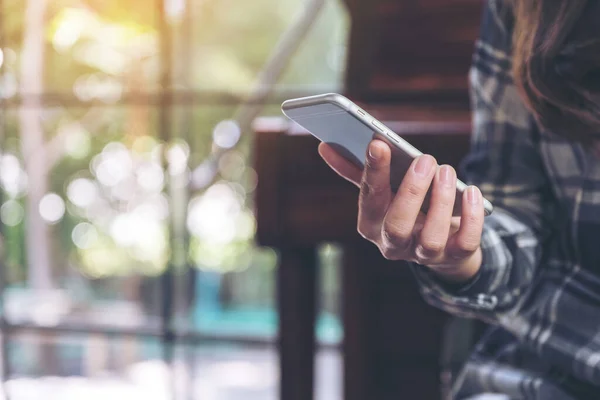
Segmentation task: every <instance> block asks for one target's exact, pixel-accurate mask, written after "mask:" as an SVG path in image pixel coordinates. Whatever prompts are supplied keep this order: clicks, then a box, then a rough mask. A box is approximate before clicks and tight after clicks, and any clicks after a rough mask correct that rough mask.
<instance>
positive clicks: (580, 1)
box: [510, 0, 600, 142]
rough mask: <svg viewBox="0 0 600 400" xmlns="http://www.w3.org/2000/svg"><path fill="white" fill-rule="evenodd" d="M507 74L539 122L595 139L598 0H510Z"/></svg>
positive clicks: (599, 84)
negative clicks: (510, 63)
mask: <svg viewBox="0 0 600 400" xmlns="http://www.w3.org/2000/svg"><path fill="white" fill-rule="evenodd" d="M510 1H511V2H512V5H513V11H514V15H515V30H514V37H513V45H514V49H513V51H514V54H513V57H514V61H513V74H514V78H515V83H516V85H517V87H518V88H519V90H520V92H521V94H522V97H523V99H524V101H525V103H526V105H527V106H528V107H529V108H530V109H531V111H532V113H533V114H534V116H535V117H536V119H537V121H538V122H539V124H540V125H541V126H542V127H543V128H544V129H547V130H549V131H552V132H553V133H556V134H558V135H561V136H564V137H567V138H569V139H574V140H579V141H584V142H588V141H590V140H591V139H593V137H594V136H596V138H598V139H600V1H598V0H510Z"/></svg>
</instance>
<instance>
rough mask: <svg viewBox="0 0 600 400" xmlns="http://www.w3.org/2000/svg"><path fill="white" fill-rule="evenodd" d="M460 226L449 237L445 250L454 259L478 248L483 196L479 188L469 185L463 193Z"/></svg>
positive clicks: (458, 258)
mask: <svg viewBox="0 0 600 400" xmlns="http://www.w3.org/2000/svg"><path fill="white" fill-rule="evenodd" d="M462 203H463V204H462V214H461V220H460V228H459V229H458V232H456V234H455V235H454V236H452V238H451V239H450V242H449V243H448V246H447V249H446V252H447V254H448V256H449V257H450V258H452V259H455V260H461V259H464V258H466V257H469V256H470V255H471V254H473V253H474V252H475V251H477V249H478V248H479V246H480V244H481V234H482V231H483V219H484V215H485V214H484V210H483V197H482V195H481V192H480V191H479V189H478V188H477V187H475V186H469V187H468V188H467V190H465V192H464V193H463V202H462Z"/></svg>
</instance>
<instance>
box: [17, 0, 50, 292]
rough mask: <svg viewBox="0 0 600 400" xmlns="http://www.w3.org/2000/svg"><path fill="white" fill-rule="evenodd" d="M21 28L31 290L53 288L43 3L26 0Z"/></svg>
mask: <svg viewBox="0 0 600 400" xmlns="http://www.w3.org/2000/svg"><path fill="white" fill-rule="evenodd" d="M26 4H27V6H26V9H25V19H24V26H23V46H22V48H21V57H22V59H23V60H27V62H21V66H20V79H19V82H20V93H21V97H22V99H23V100H22V104H21V108H20V110H19V126H20V128H21V134H20V138H21V151H22V156H23V162H24V165H25V171H26V173H27V177H28V194H27V200H26V204H27V205H26V207H25V210H26V214H25V221H26V224H27V228H26V229H25V235H26V239H25V246H26V248H27V262H28V265H29V267H28V271H29V273H28V279H29V286H30V287H31V288H32V289H34V290H38V291H39V290H48V289H51V287H52V277H51V274H52V254H51V248H50V237H49V229H48V225H47V223H46V221H44V219H43V218H42V214H41V212H40V207H41V205H42V199H43V197H44V195H46V193H47V191H48V174H49V173H50V168H51V165H49V163H48V161H47V157H46V140H45V137H44V136H45V135H44V129H43V127H42V119H41V111H42V104H41V99H40V96H41V94H42V93H43V92H44V84H43V77H44V73H43V71H44V55H45V48H44V32H45V26H46V20H45V14H46V4H47V1H46V0H27V3H26Z"/></svg>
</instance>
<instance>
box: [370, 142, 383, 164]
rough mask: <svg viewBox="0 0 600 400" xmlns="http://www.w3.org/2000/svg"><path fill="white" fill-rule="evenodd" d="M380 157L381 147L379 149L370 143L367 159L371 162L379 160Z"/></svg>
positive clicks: (373, 143)
mask: <svg viewBox="0 0 600 400" xmlns="http://www.w3.org/2000/svg"><path fill="white" fill-rule="evenodd" d="M381 156H382V151H381V147H379V146H378V145H377V144H376V143H375V142H372V143H371V144H370V145H369V157H371V158H372V159H373V160H379V159H380V158H381Z"/></svg>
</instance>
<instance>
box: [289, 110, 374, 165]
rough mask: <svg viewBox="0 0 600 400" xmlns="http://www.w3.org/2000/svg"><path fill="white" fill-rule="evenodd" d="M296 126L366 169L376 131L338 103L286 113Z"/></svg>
mask: <svg viewBox="0 0 600 400" xmlns="http://www.w3.org/2000/svg"><path fill="white" fill-rule="evenodd" d="M285 113H286V114H287V115H288V116H289V117H290V118H292V119H293V120H294V121H295V122H296V123H298V124H299V125H301V126H302V127H303V128H304V129H306V130H308V131H309V132H310V133H311V134H313V135H314V136H316V137H317V138H318V139H319V140H321V141H322V142H325V143H327V144H329V145H330V146H331V147H333V148H334V149H335V150H336V151H338V152H339V153H340V154H341V155H342V156H344V157H345V158H347V159H348V160H349V161H352V162H353V163H355V164H356V165H357V166H358V167H360V168H363V167H364V164H365V156H366V152H367V148H368V146H369V143H370V142H371V140H372V139H373V128H371V127H369V126H367V125H365V124H364V123H363V122H362V121H360V120H359V119H357V118H355V117H354V116H353V115H351V114H350V113H348V112H347V111H346V110H344V109H342V108H341V107H338V106H336V105H334V104H318V105H312V106H307V107H302V108H295V109H291V110H286V112H285Z"/></svg>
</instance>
